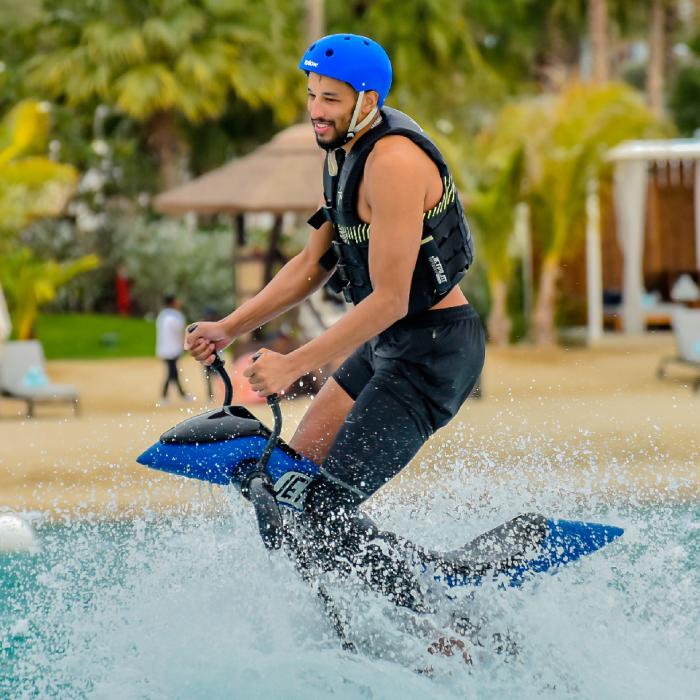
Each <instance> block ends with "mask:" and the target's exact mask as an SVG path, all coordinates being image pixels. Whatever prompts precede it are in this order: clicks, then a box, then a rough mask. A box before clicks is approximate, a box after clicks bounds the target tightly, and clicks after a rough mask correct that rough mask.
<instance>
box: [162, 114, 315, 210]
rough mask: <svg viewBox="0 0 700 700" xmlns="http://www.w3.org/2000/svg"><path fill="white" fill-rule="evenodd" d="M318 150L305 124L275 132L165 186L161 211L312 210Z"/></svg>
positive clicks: (309, 127) (307, 125) (309, 129)
mask: <svg viewBox="0 0 700 700" xmlns="http://www.w3.org/2000/svg"><path fill="white" fill-rule="evenodd" d="M323 155H324V153H323V151H322V150H321V149H320V148H319V147H318V146H317V144H316V138H315V137H314V132H313V129H312V127H311V125H310V124H297V125H296V126H290V127H289V128H288V129H285V130H284V131H282V132H280V133H279V134H277V136H275V137H274V138H273V139H272V141H270V142H269V143H266V144H265V145H264V146H260V148H258V149H257V150H255V151H253V153H251V154H250V155H247V156H245V157H243V158H239V159H237V160H234V161H233V162H231V163H229V164H228V165H224V166H223V167H221V168H217V169H216V170H212V171H211V172H209V173H206V174H205V175H202V176H201V177H198V178H197V179H196V180H192V181H190V182H188V183H186V184H184V185H181V186H180V187H176V188H174V189H172V190H169V191H168V192H164V193H163V194H161V195H159V196H158V197H156V199H155V207H156V209H157V210H158V211H160V212H163V213H164V214H184V213H187V212H197V213H201V214H218V213H222V212H228V213H234V214H242V213H246V212H271V213H273V214H284V213H286V212H295V213H300V214H304V213H307V212H308V213H312V212H314V211H315V210H316V209H317V207H318V203H319V200H320V199H321V195H322V192H323V181H322V174H323Z"/></svg>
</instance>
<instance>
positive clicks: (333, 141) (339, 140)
mask: <svg viewBox="0 0 700 700" xmlns="http://www.w3.org/2000/svg"><path fill="white" fill-rule="evenodd" d="M311 123H312V124H313V123H314V120H313V119H312V120H311ZM323 123H324V124H329V125H330V129H329V132H330V133H329V134H324V135H323V136H321V135H320V134H316V143H317V145H318V147H319V148H322V149H323V150H324V151H335V150H336V149H338V148H341V147H342V146H344V145H345V141H346V136H347V134H348V127H349V126H350V119H347V120H345V121H344V122H341V123H340V125H338V122H335V121H333V122H323ZM322 139H323V140H322Z"/></svg>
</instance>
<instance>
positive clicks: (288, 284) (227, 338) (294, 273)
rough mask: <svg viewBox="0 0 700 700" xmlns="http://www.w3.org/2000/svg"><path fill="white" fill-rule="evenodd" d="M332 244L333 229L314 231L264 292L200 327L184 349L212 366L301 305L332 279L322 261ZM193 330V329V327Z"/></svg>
mask: <svg viewBox="0 0 700 700" xmlns="http://www.w3.org/2000/svg"><path fill="white" fill-rule="evenodd" d="M332 240H333V227H332V225H331V224H330V223H325V224H324V225H323V226H321V228H320V229H318V230H317V229H311V233H310V234H309V238H308V240H307V242H306V245H305V246H304V249H303V250H302V251H301V253H299V255H296V256H295V257H293V258H292V259H291V260H290V261H289V262H288V263H287V264H286V265H285V266H284V267H283V268H282V269H281V270H280V271H279V272H278V273H277V274H276V275H275V277H274V278H273V279H272V280H271V281H270V282H269V284H267V285H266V286H265V287H264V289H263V290H262V291H260V292H259V293H258V294H256V295H255V296H254V297H253V298H252V299H250V300H249V301H247V302H246V303H245V304H243V305H241V306H240V307H239V308H238V309H236V310H235V311H234V312H233V313H231V314H229V315H228V316H227V317H226V318H224V319H222V320H221V321H219V322H217V323H198V324H196V328H195V329H194V331H193V332H191V333H187V335H186V336H185V349H186V350H188V351H189V353H190V354H191V355H192V356H193V357H194V358H195V359H196V360H198V361H199V362H206V363H207V364H209V363H211V362H212V361H213V360H214V356H213V354H212V353H213V352H214V351H218V350H223V349H224V348H225V347H227V346H228V345H230V344H231V343H232V342H233V341H234V340H235V339H236V338H238V337H239V336H241V335H243V334H244V333H248V332H249V331H252V330H253V329H255V328H259V327H260V326H262V325H263V324H264V323H267V322H268V321H269V320H271V319H273V318H275V317H276V316H279V315H280V314H282V313H284V312H285V311H287V310H289V309H291V308H293V307H294V306H296V305H297V304H299V303H301V302H302V301H303V300H304V299H306V298H307V297H308V296H309V295H310V294H313V292H315V291H316V290H317V289H319V287H321V286H323V285H324V284H325V283H326V282H327V281H328V279H329V277H330V276H331V274H332V273H331V272H328V271H326V270H324V269H323V268H322V267H321V265H320V264H319V262H318V261H319V258H321V256H322V255H323V254H324V253H325V252H326V251H327V250H328V248H329V247H330V245H331V241H332ZM191 327H192V326H191Z"/></svg>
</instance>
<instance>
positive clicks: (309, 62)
mask: <svg viewBox="0 0 700 700" xmlns="http://www.w3.org/2000/svg"><path fill="white" fill-rule="evenodd" d="M304 65H305V66H313V67H314V68H318V63H314V62H313V61H309V60H306V61H304Z"/></svg>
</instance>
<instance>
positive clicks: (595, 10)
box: [588, 0, 610, 83]
mask: <svg viewBox="0 0 700 700" xmlns="http://www.w3.org/2000/svg"><path fill="white" fill-rule="evenodd" d="M588 35H589V37H590V42H591V59H592V72H591V73H592V74H591V77H592V78H593V82H594V83H607V82H608V81H609V80H610V56H609V53H608V2H607V0H589V2H588Z"/></svg>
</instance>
